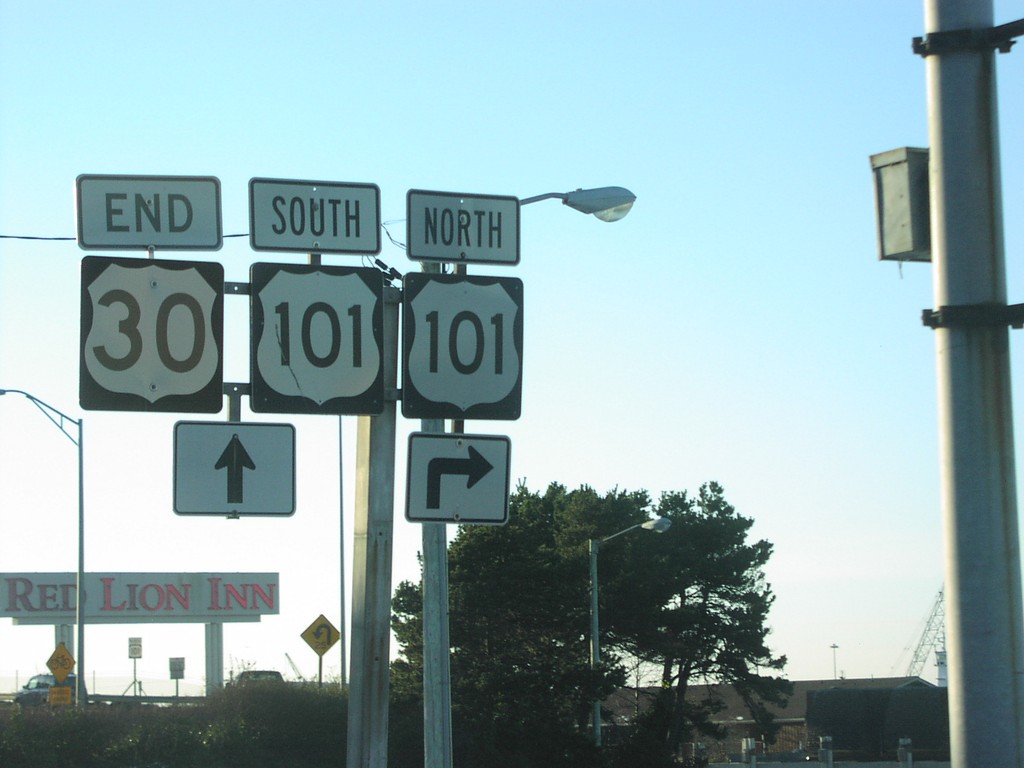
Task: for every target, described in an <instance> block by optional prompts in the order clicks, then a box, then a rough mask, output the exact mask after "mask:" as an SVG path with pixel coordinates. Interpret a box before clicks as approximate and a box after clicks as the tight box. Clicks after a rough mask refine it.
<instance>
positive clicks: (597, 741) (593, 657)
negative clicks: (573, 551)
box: [590, 517, 672, 747]
mask: <svg viewBox="0 0 1024 768" xmlns="http://www.w3.org/2000/svg"><path fill="white" fill-rule="evenodd" d="M671 525H672V521H671V520H669V519H668V518H667V517H658V518H655V519H654V520H648V521H646V522H643V523H637V524H636V525H631V526H629V527H628V528H623V529H622V530H621V531H618V532H616V533H613V534H611V535H610V536H605V537H603V538H600V539H591V540H590V668H591V670H594V671H596V670H597V667H598V665H599V664H600V663H601V632H600V622H599V621H598V615H597V555H598V552H600V551H601V545H602V544H604V543H605V542H606V541H610V540H611V539H614V538H615V537H616V536H621V535H622V534H624V533H629V532H630V531H632V530H634V529H636V528H643V529H644V530H645V531H654V532H655V533H664V532H665V531H667V530H668V529H669V527H671ZM593 728H594V746H595V747H600V746H601V700H600V699H597V700H595V701H594V714H593Z"/></svg>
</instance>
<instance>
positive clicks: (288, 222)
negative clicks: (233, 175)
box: [249, 178, 380, 254]
mask: <svg viewBox="0 0 1024 768" xmlns="http://www.w3.org/2000/svg"><path fill="white" fill-rule="evenodd" d="M249 243H250V245H251V246H252V249H253V250H254V251H286V252H287V251H293V252H298V253H352V254H374V253H380V188H379V187H378V186H377V185H376V184H357V183H351V182H333V181H293V180H289V179H259V178H256V179H250V180H249Z"/></svg>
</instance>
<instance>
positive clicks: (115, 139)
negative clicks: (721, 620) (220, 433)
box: [0, 0, 1024, 693]
mask: <svg viewBox="0 0 1024 768" xmlns="http://www.w3.org/2000/svg"><path fill="white" fill-rule="evenodd" d="M1021 17H1024V2H1020V0H1016V1H1015V2H997V3H996V21H997V22H1005V21H1011V20H1014V19H1017V18H1021ZM923 23H924V22H923V3H921V2H918V1H916V0H900V1H899V2H892V1H891V0H885V1H882V0H873V1H869V0H864V1H863V2H852V3H821V2H817V1H812V0H787V1H786V2H779V3H748V2H716V3H707V2H690V1H689V0H679V1H678V2H636V3H632V4H627V5H623V4H622V3H610V2H604V1H603V0H601V1H599V2H586V3H583V2H576V1H575V0H570V1H568V2H562V3H549V2H533V1H531V0H527V1H526V2H520V3H511V4H510V3H503V4H497V3H493V4H492V3H466V2H445V1H443V0H442V1H441V2H431V3H419V2H416V3H414V2H381V3H350V2H349V3H338V2H301V1H300V2H295V3H291V4H281V3H266V2H244V3H243V2H227V1H226V2H218V3H209V2H193V1H191V0H187V1H185V2H180V3H175V4H169V5H168V4H156V5H154V4H149V5H139V4H137V3H115V2H110V3H77V2H70V1H69V2H46V1H45V0H40V1H39V2H33V3H23V2H16V1H15V0H0V234H4V235H37V236H66V237H71V236H73V235H74V234H75V213H74V195H73V190H74V181H75V178H76V177H77V176H78V175H79V174H83V173H93V174H108V173H109V174H162V175H213V176H216V177H218V178H219V179H220V180H221V183H222V190H223V213H224V232H225V233H226V234H237V233H245V232H247V231H248V191H247V184H248V180H249V179H250V178H252V177H257V176H262V177H272V178H283V179H317V180H333V181H352V182H368V183H374V184H377V185H379V187H380V189H381V207H382V217H383V219H384V220H385V221H391V222H396V223H394V224H392V225H389V226H392V227H393V228H394V229H393V231H397V232H398V233H399V234H401V233H402V232H403V229H402V228H403V224H402V223H401V220H402V219H404V218H405V195H406V192H407V190H409V189H411V188H419V189H432V190H449V191H455V192H465V193H486V194H497V195H516V196H519V197H527V196H530V195H535V194H540V193H543V192H550V191H567V190H570V189H574V188H577V187H592V186H604V185H621V186H625V187H628V188H630V189H631V190H632V191H633V192H635V193H636V195H637V198H638V199H637V202H636V205H635V207H634V209H633V211H632V212H631V214H630V215H629V216H628V217H627V218H626V219H624V220H623V221H621V222H618V223H615V224H605V223H603V222H600V221H597V220H595V219H593V218H591V217H585V216H582V215H579V214H577V213H575V212H573V211H571V210H568V209H566V208H564V207H562V206H560V205H559V204H558V203H557V202H544V203H539V204H537V205H533V206H529V207H528V208H525V209H524V210H523V215H522V261H521V264H520V265H519V266H518V267H515V268H507V267H499V268H495V270H494V272H495V273H496V274H502V275H514V276H516V277H519V278H521V279H522V280H523V283H524V293H525V304H526V309H525V331H524V333H525V342H524V346H525V353H524V358H525V377H524V379H525V380H524V395H523V412H522V417H521V418H520V419H519V420H518V421H515V422H490V423H479V422H478V423H471V424H470V428H471V430H472V431H477V432H482V433H486V434H504V435H508V436H510V438H511V440H512V456H513V463H512V476H513V478H514V479H522V480H523V481H524V482H525V483H526V484H527V485H528V486H529V487H530V488H531V489H534V490H543V489H544V488H545V487H546V486H547V484H548V483H550V482H553V481H557V482H560V483H563V484H565V485H567V486H569V487H576V486H578V485H580V484H584V483H586V484H589V485H592V486H594V487H595V488H597V489H598V490H601V491H605V490H608V489H611V488H614V487H619V488H624V489H631V490H632V489H647V490H648V491H650V492H651V494H652V495H654V496H657V495H658V494H659V493H661V492H663V491H668V490H683V489H686V490H691V491H693V490H696V489H697V488H698V487H699V485H700V484H701V483H703V482H705V481H708V480H717V481H718V482H720V483H722V484H723V485H724V487H725V491H726V495H727V498H729V499H730V500H731V501H732V502H733V503H734V504H735V505H736V506H737V508H738V510H739V511H740V512H741V513H742V514H744V515H747V516H749V517H752V518H753V519H754V520H755V521H756V523H755V526H754V534H755V535H756V536H758V537H762V538H766V539H768V540H770V541H772V542H773V543H774V544H775V555H774V557H773V559H772V561H771V563H770V564H769V566H768V579H769V581H770V582H771V584H772V585H773V587H774V589H775V592H776V594H777V598H778V599H777V602H776V605H775V608H774V610H773V612H772V615H771V625H772V628H773V635H772V640H771V642H772V645H773V648H774V650H775V651H776V652H778V653H784V654H786V655H788V657H789V660H790V664H789V667H788V674H789V675H790V676H791V677H793V678H794V679H808V678H826V677H830V676H831V675H832V672H833V652H832V649H831V648H830V646H831V645H833V644H836V645H838V646H839V648H838V651H837V661H838V668H839V670H840V671H842V672H845V674H846V675H847V676H849V677H862V676H863V677H867V676H886V675H889V674H890V673H892V672H896V673H898V674H902V672H903V669H904V668H905V666H906V663H907V661H908V660H909V657H908V656H907V655H906V654H905V653H904V649H905V648H906V647H907V646H908V645H912V644H913V643H915V642H916V636H915V635H916V633H918V632H920V630H921V629H922V628H923V621H924V618H925V616H926V614H927V612H928V610H929V608H930V606H931V603H932V600H933V599H934V596H935V594H936V592H937V591H938V589H939V588H940V586H941V583H942V562H943V550H942V537H941V529H940V513H939V500H938V499H939V495H938V488H939V478H938V467H937V464H938V462H937V435H936V426H935V422H936V416H935V414H936V406H935V373H934V370H935V365H934V348H933V339H932V338H931V332H930V331H928V330H926V329H925V328H923V327H922V326H921V324H920V320H919V315H920V311H921V310H922V309H923V308H926V307H931V306H932V296H931V267H930V266H928V265H922V264H907V265H904V266H903V267H902V268H900V267H899V266H898V265H896V264H892V263H880V262H878V260H877V245H876V238H875V213H874V198H873V187H872V178H871V170H870V165H869V162H868V157H869V155H871V154H874V153H878V152H882V151H885V150H888V149H892V148H895V147H900V146H908V145H909V146H926V145H927V122H926V112H925V74H924V63H923V60H922V59H920V58H919V57H916V56H914V55H913V54H912V52H911V39H912V38H913V37H914V36H915V35H920V34H922V33H923ZM1021 56H1024V53H1021V52H1020V51H1018V52H1015V53H1011V54H1010V55H1006V56H1000V57H999V58H998V67H999V80H1000V111H1001V126H1002V151H1003V167H1004V205H1005V211H1006V246H1007V254H1008V262H1009V267H1008V268H1009V278H1008V279H1009V286H1010V289H1009V294H1010V300H1011V301H1021V300H1024V298H1022V295H1024V292H1022V291H1021V288H1022V278H1024V269H1022V265H1021V259H1020V254H1021V250H1022V244H1024V238H1022V232H1021V211H1022V210H1024V142H1022V141H1021V139H1020V137H1021V136H1022V135H1024V104H1022V99H1021V94H1022V93H1024V60H1022V59H1021V58H1020V57H1021ZM99 253H102V252H99ZM85 255H86V252H85V251H82V250H81V249H79V248H78V246H77V245H76V244H75V243H73V242H37V241H25V240H8V239H5V240H2V241H0V387H7V388H19V389H24V390H28V391H30V392H32V393H33V394H35V395H37V396H38V397H40V398H42V399H43V400H46V401H47V402H50V403H52V404H54V405H56V406H57V407H59V408H61V409H62V410H65V411H66V412H69V413H71V414H73V415H78V414H79V413H82V411H81V410H80V408H79V406H78V347H79V322H80V319H79V317H80V316H79V297H80V277H79V269H80V266H79V265H80V261H81V259H82V257H83V256H85ZM176 256H179V257H180V254H176ZM185 258H202V259H212V260H216V261H219V262H221V263H222V264H223V265H224V270H225V277H226V279H227V280H229V281H246V280H248V269H249V265H250V264H251V263H252V262H254V261H267V260H271V259H270V258H268V255H267V254H256V253H254V252H252V251H251V250H250V248H249V245H248V240H247V239H246V238H233V239H227V240H226V241H225V244H224V247H223V249H222V250H221V251H219V252H216V253H213V254H202V255H199V256H187V255H186V256H185ZM380 258H381V259H382V260H384V261H385V262H387V263H388V264H390V265H392V266H394V267H395V268H397V269H398V270H399V271H401V272H405V271H408V270H412V269H417V268H418V265H416V264H414V263H413V262H410V261H408V259H407V258H406V256H405V254H404V252H403V251H401V250H399V249H398V248H396V247H394V246H393V245H391V244H390V243H389V242H388V241H387V240H386V239H385V245H384V248H383V251H382V253H381V255H380ZM279 260H280V261H296V262H301V261H302V260H303V259H302V258H301V257H289V256H282V257H281V258H280V259H279ZM325 263H332V264H346V265H353V266H354V265H358V263H359V259H358V258H357V257H344V256H341V257H329V258H325ZM478 271H481V272H482V271H483V270H478ZM225 305H226V310H225V316H226V330H225V346H226V364H225V377H226V379H227V380H231V381H246V380H247V379H248V372H247V367H248V363H247V357H248V307H247V303H246V302H245V301H244V300H243V299H240V298H237V297H228V298H226V299H225ZM1013 343H1014V347H1015V349H1014V352H1016V351H1017V349H1016V347H1017V346H1018V344H1019V337H1018V336H1015V337H1014V342H1013ZM1018 357H1019V355H1018ZM1022 373H1024V372H1021V371H1020V370H1019V366H1017V367H1016V368H1015V375H1016V382H1017V384H1016V386H1015V394H1016V395H1017V400H1018V403H1019V402H1020V400H1021V398H1020V394H1021V382H1022V381H1024V378H1022ZM1019 410H1020V406H1018V411H1019ZM84 416H85V425H86V436H87V441H86V446H87V449H86V515H87V533H86V536H87V539H86V548H87V552H86V562H87V568H88V569H89V570H91V571H256V572H264V571H278V572H280V574H281V592H282V610H281V614H280V615H279V616H277V617H273V618H269V619H266V620H264V621H263V622H262V623H261V624H258V625H257V624H250V625H239V626H237V627H228V629H227V630H226V633H225V656H226V658H225V668H226V669H227V670H231V669H232V668H238V667H239V666H243V665H251V664H255V665H257V666H260V667H274V668H278V669H282V670H285V671H287V670H288V667H287V662H286V659H285V656H284V654H285V652H287V653H289V654H290V655H291V656H292V658H293V659H295V661H296V662H297V663H298V664H299V666H300V667H302V668H303V669H304V671H305V673H306V674H312V673H314V672H315V669H316V664H315V661H316V657H315V655H314V654H313V652H312V651H311V650H309V649H308V648H307V647H306V646H305V644H304V643H303V641H302V640H301V639H300V638H299V634H300V632H302V630H304V629H305V628H306V627H307V626H308V625H309V623H310V622H311V621H312V620H313V619H315V618H316V617H317V615H318V614H320V613H324V614H326V615H327V616H328V618H330V619H331V620H332V621H333V622H334V623H335V624H338V623H339V622H340V616H339V615H338V614H339V607H338V606H339V574H338V557H339V544H338V531H339V521H338V508H339V457H338V420H337V419H336V418H334V417H288V416H285V417H278V416H274V415H262V416H254V415H252V414H250V413H249V412H248V411H247V410H244V412H243V416H244V418H246V419H252V420H257V421H288V422H290V423H294V424H295V427H296V430H297V440H298V448H297V450H298V455H299V468H298V476H297V487H298V509H297V512H296V514H295V516H294V517H292V518H289V519H283V520H252V519H246V520H240V521H226V520H222V519H200V518H184V517H178V516H176V515H175V514H174V513H173V509H172V499H171V472H172V450H171V449H172V430H173V425H174V423H175V421H177V420H179V419H190V418H196V417H195V416H190V415H176V414H164V415H158V414H145V413H108V412H99V411H89V412H84ZM210 418H212V419H223V418H225V414H221V415H219V416H214V417H210ZM343 423H344V426H343V445H344V450H343V458H342V463H341V469H342V473H341V476H342V480H343V482H344V492H343V494H342V495H343V497H344V501H345V528H346V531H347V534H346V535H347V537H348V538H349V541H348V542H347V545H348V546H349V549H350V545H351V541H350V537H351V531H352V504H351V490H352V488H353V485H354V483H353V476H354V465H353V460H354V455H355V442H354V425H355V419H354V418H345V419H344V420H343ZM414 428H418V422H412V421H408V420H402V423H401V424H400V428H399V432H400V437H399V445H398V466H399V468H400V470H399V472H398V489H397V491H396V497H397V499H398V502H397V503H396V515H397V517H398V518H399V519H398V522H397V523H396V545H395V555H394V563H395V567H394V582H395V583H397V582H398V581H399V580H402V579H415V578H417V576H418V566H417V562H416V553H417V551H418V550H419V549H420V530H419V528H418V527H417V526H415V525H411V524H408V523H406V522H405V521H404V519H402V506H401V499H402V498H404V496H403V494H404V482H403V481H404V469H401V468H403V467H404V456H405V450H404V435H405V434H406V433H407V432H409V431H411V430H413V429H414ZM74 478H75V452H74V449H73V447H72V446H71V445H70V443H68V442H67V440H66V439H65V438H64V437H63V436H61V435H60V434H58V433H57V431H56V430H55V429H53V428H52V427H51V426H50V425H49V424H48V423H46V422H45V420H43V419H42V417H41V415H40V414H38V413H37V412H36V411H35V410H34V409H33V408H31V406H30V405H29V404H28V403H27V402H25V401H23V400H20V399H15V398H11V397H8V398H4V399H2V400H0V572H12V571H71V570H74V567H75V552H76V537H75V499H76V497H75V479H74ZM452 534H454V531H453V532H452ZM351 562H352V560H351V555H350V553H349V556H348V563H349V567H351ZM350 575H351V574H350V573H347V574H346V581H348V580H349V577H350ZM140 635H141V636H142V637H143V638H144V642H145V646H144V652H145V656H144V658H143V659H142V660H141V661H140V664H139V672H140V676H141V677H142V678H143V680H144V681H147V690H152V689H156V688H157V687H158V683H157V681H165V680H166V678H167V658H168V657H170V656H185V657H186V660H187V661H186V664H187V666H186V676H187V678H188V679H189V681H190V682H191V683H194V684H195V685H199V684H200V683H201V678H202V674H203V656H202V640H203V630H202V627H200V626H198V625H197V626H188V625H184V626H178V627H163V626H155V625H151V626H135V625H132V626H114V627H96V628H90V629H89V630H88V635H87V654H88V669H87V670H86V671H87V674H88V675H89V676H90V677H89V679H90V680H91V676H92V673H93V672H94V671H95V674H96V676H97V678H98V679H99V680H100V689H101V690H103V687H104V686H103V684H102V681H103V679H104V678H106V677H109V676H112V675H129V676H130V674H131V665H130V662H129V660H128V658H127V638H128V637H129V636H140ZM52 639H53V636H52V632H51V630H50V629H48V628H32V627H14V626H12V625H11V623H10V621H9V620H7V619H0V648H2V649H3V653H2V654H0V687H3V684H4V683H5V681H8V682H6V685H7V687H9V686H10V685H13V679H12V678H13V676H14V674H15V672H17V673H18V674H19V675H20V678H21V680H22V681H24V680H25V678H26V677H27V675H28V674H30V673H32V672H36V671H42V670H44V668H45V661H46V658H47V657H48V655H49V653H50V651H51V650H52ZM338 664H339V657H338V655H337V652H336V651H335V652H332V653H331V654H330V655H329V656H328V657H327V658H326V668H327V670H328V671H330V670H332V668H333V670H334V672H335V673H336V671H337V668H338ZM925 672H926V675H931V674H932V670H931V669H930V668H926V670H925ZM148 681H153V682H152V683H149V682H148ZM114 687H117V686H116V685H113V686H108V688H111V690H103V692H109V693H119V692H120V691H116V690H112V688H114Z"/></svg>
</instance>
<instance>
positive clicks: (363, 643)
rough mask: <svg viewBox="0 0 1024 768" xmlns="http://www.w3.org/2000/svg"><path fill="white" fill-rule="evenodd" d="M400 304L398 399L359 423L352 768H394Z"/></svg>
mask: <svg viewBox="0 0 1024 768" xmlns="http://www.w3.org/2000/svg"><path fill="white" fill-rule="evenodd" d="M399 300H400V299H399V291H398V289H396V288H386V289H385V290H384V333H383V349H382V352H383V354H382V355H381V362H382V365H383V366H384V388H385V390H388V391H389V392H390V393H391V396H388V397H386V398H385V399H386V402H385V404H384V412H383V413H381V414H380V415H379V416H360V417H359V425H358V437H357V441H356V442H357V444H356V507H355V531H354V534H353V541H354V545H353V557H352V559H353V563H352V660H351V661H352V672H351V675H350V678H351V680H350V685H349V697H348V701H349V706H348V750H347V759H346V762H345V765H346V766H348V768H387V764H388V691H389V689H390V683H389V676H388V673H389V669H388V667H389V664H390V663H391V650H390V649H391V558H392V554H391V553H392V540H393V538H394V512H395V433H396V426H397V425H396V412H395V401H396V399H397V390H396V386H397V383H398V368H397V363H398V303H399ZM342 622H344V616H343V617H342Z"/></svg>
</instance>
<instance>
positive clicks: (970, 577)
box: [915, 0, 1024, 768]
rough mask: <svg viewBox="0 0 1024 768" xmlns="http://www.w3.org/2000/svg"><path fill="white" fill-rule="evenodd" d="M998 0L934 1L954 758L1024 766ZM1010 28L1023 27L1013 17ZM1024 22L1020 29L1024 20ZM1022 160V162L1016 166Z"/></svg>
mask: <svg viewBox="0 0 1024 768" xmlns="http://www.w3.org/2000/svg"><path fill="white" fill-rule="evenodd" d="M992 21H993V4H992V0H925V29H926V32H927V35H926V36H925V37H924V38H923V39H920V40H917V41H915V49H916V51H917V52H918V53H920V54H922V55H924V56H925V61H926V71H927V82H928V126H929V144H930V151H931V162H930V169H929V173H930V188H931V211H932V219H931V232H932V237H931V241H932V260H933V262H934V269H935V274H934V287H935V304H936V308H935V310H934V311H931V312H926V313H925V322H926V323H927V324H928V325H930V326H932V327H933V328H934V329H935V346H936V355H937V360H938V363H937V369H938V400H939V442H940V462H941V466H940V468H941V476H942V514H943V521H944V527H945V546H946V573H945V583H946V594H945V597H946V622H947V633H946V639H947V642H948V648H947V650H948V661H949V717H950V747H951V757H952V764H953V765H954V766H956V768H991V766H996V765H998V766H1007V767H1008V768H1009V767H1011V766H1012V767H1014V768H1024V723H1022V717H1024V677H1022V674H1024V658H1022V638H1024V618H1022V616H1024V614H1022V605H1021V574H1020V551H1019V538H1018V533H1017V502H1016V495H1017V489H1016V484H1015V479H1014V473H1015V461H1014V447H1013V417H1012V409H1011V399H1010V358H1009V329H1008V323H1009V319H1008V318H1009V315H1010V312H1009V310H1008V309H1007V306H1006V274H1005V273H1006V270H1005V263H1004V254H1003V219H1002V202H1001V192H1000V173H999V166H1000V160H999V141H998V117H997V110H996V83H995V49H996V48H999V49H1000V50H1008V49H1009V44H1007V43H1006V41H997V40H996V39H995V38H996V37H998V34H997V33H998V31H999V29H998V28H997V29H993V27H992ZM1006 26H1007V27H1016V26H1018V25H1017V24H1014V25H1006ZM1018 34H1019V33H1018ZM1018 172H1024V169H1018Z"/></svg>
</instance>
